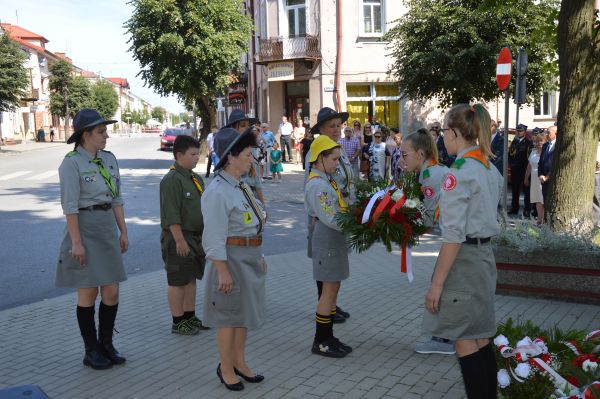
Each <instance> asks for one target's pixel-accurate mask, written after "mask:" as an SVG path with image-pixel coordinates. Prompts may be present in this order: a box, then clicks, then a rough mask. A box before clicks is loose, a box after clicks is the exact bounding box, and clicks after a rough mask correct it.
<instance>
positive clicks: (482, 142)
mask: <svg viewBox="0 0 600 399" xmlns="http://www.w3.org/2000/svg"><path fill="white" fill-rule="evenodd" d="M447 121H448V127H451V128H455V129H458V130H459V131H460V133H461V134H462V136H463V138H464V139H465V140H466V141H468V142H470V143H473V144H475V143H477V144H478V145H479V149H480V150H481V154H482V155H483V156H484V157H485V158H489V157H490V156H491V155H492V150H491V136H490V131H489V130H490V126H491V123H492V120H491V118H490V114H489V113H488V111H487V109H485V107H484V106H483V105H481V104H479V103H477V104H474V105H472V106H471V105H469V104H458V105H455V106H454V107H452V108H451V109H450V111H448V114H447Z"/></svg>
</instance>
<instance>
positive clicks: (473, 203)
mask: <svg viewBox="0 0 600 399" xmlns="http://www.w3.org/2000/svg"><path fill="white" fill-rule="evenodd" d="M477 149H478V147H469V148H467V149H465V150H463V151H461V152H459V153H458V155H457V157H456V161H455V162H454V164H453V165H452V168H451V169H450V171H449V172H448V173H447V175H446V177H445V178H444V182H443V184H442V192H441V196H440V227H441V230H442V239H443V242H447V243H462V242H464V241H465V239H466V238H467V237H471V238H487V237H492V236H495V235H497V234H499V233H500V225H499V223H498V219H497V217H496V216H497V210H498V203H499V202H500V192H501V190H502V176H501V175H500V173H499V172H498V170H497V169H496V168H494V167H492V168H490V166H491V164H490V163H489V162H487V160H484V161H485V162H487V166H486V165H484V164H483V163H482V162H480V161H478V160H476V159H473V158H464V155H465V154H466V153H468V152H470V151H473V150H477Z"/></svg>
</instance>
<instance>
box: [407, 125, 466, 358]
mask: <svg viewBox="0 0 600 399" xmlns="http://www.w3.org/2000/svg"><path fill="white" fill-rule="evenodd" d="M401 155H402V163H403V166H404V168H405V170H406V171H408V172H413V171H417V172H419V182H421V190H422V191H423V204H424V205H425V215H423V216H424V220H425V224H426V225H427V226H429V227H430V228H433V227H434V226H435V225H436V224H437V223H438V217H439V207H438V202H439V200H440V192H441V191H442V182H443V180H444V177H445V176H446V173H448V168H447V167H446V166H445V165H443V164H440V163H438V151H437V146H436V144H435V140H434V139H433V136H432V135H431V134H430V133H429V132H428V131H427V129H419V130H417V131H416V132H414V133H411V134H409V135H408V136H406V138H405V139H404V142H403V143H402V152H401ZM415 352H417V353H439V354H444V355H451V354H453V353H454V352H455V351H454V344H453V343H452V341H449V340H446V339H444V338H439V337H431V339H430V340H429V341H426V342H423V343H421V344H418V345H417V346H416V347H415Z"/></svg>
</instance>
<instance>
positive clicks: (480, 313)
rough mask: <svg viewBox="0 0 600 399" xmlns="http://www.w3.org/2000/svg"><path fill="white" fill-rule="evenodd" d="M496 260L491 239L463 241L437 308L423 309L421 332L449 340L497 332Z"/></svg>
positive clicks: (491, 334) (472, 337) (485, 335)
mask: <svg viewBox="0 0 600 399" xmlns="http://www.w3.org/2000/svg"><path fill="white" fill-rule="evenodd" d="M495 293H496V261H495V259H494V252H493V251H492V245H491V244H490V243H487V244H480V245H471V244H462V245H461V247H460V251H459V252H458V255H457V256H456V260H455V261H454V264H453V265H452V268H451V269H450V273H449V274H448V277H447V278H446V282H445V283H444V289H443V291H442V296H441V298H440V304H439V312H438V313H437V314H435V315H434V314H431V313H429V312H428V311H427V309H425V317H424V318H423V332H424V333H425V334H428V335H432V336H435V337H440V338H446V339H451V340H457V339H477V338H489V337H492V336H494V335H495V334H496V312H495V308H494V296H495Z"/></svg>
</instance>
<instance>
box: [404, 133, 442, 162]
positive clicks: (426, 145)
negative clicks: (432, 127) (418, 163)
mask: <svg viewBox="0 0 600 399" xmlns="http://www.w3.org/2000/svg"><path fill="white" fill-rule="evenodd" d="M403 141H404V142H406V141H409V142H410V144H411V145H412V148H413V149H414V150H415V151H419V150H420V151H423V153H424V154H425V159H433V160H434V161H436V162H439V161H440V160H439V155H438V150H437V145H436V144H435V140H434V139H433V136H432V135H431V134H430V133H429V132H428V131H427V129H425V128H421V129H419V130H417V131H416V132H412V133H411V134H409V135H408V136H406V137H405V138H404V140H403Z"/></svg>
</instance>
